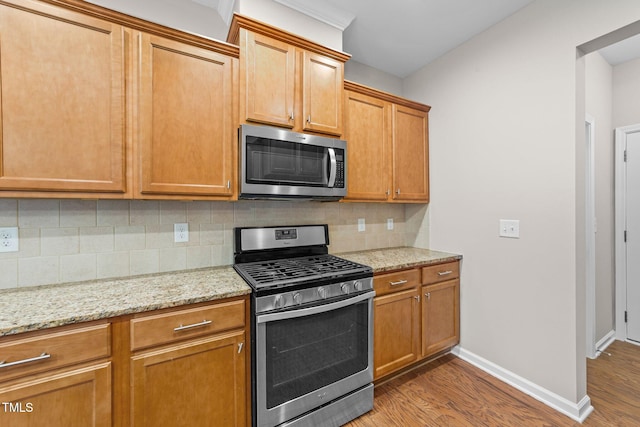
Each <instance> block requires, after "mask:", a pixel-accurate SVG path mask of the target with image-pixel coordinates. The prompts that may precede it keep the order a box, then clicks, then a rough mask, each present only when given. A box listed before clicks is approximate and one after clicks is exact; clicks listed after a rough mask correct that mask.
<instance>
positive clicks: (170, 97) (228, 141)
mask: <svg viewBox="0 0 640 427" xmlns="http://www.w3.org/2000/svg"><path fill="white" fill-rule="evenodd" d="M138 53H139V55H140V58H141V60H140V61H138V62H139V64H140V72H139V76H140V78H139V96H138V98H137V99H138V101H139V107H138V123H139V128H138V131H137V132H136V135H137V137H138V138H139V141H136V143H135V144H134V147H135V162H134V165H135V167H136V174H135V176H136V179H137V180H138V181H136V182H137V185H136V197H142V198H158V197H161V198H167V196H171V195H175V196H176V197H181V198H182V197H197V198H221V199H225V198H226V199H228V198H231V197H232V196H233V188H234V187H235V185H234V183H235V175H236V173H235V170H236V169H235V167H234V166H235V164H236V161H235V158H236V157H235V156H236V152H237V150H236V148H235V147H236V145H237V144H236V143H235V138H234V132H235V129H236V127H235V121H236V120H235V116H234V114H233V113H234V111H235V109H234V108H233V107H234V91H235V89H236V85H235V78H234V69H235V68H236V67H237V59H236V58H231V57H229V56H226V55H223V54H221V53H218V52H215V51H212V50H209V49H203V48H200V47H195V46H192V45H189V44H185V43H180V42H176V41H173V40H168V39H166V38H161V37H156V36H152V35H149V34H144V33H143V34H139V51H138Z"/></svg>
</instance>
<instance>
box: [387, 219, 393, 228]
mask: <svg viewBox="0 0 640 427" xmlns="http://www.w3.org/2000/svg"><path fill="white" fill-rule="evenodd" d="M387 230H393V218H387Z"/></svg>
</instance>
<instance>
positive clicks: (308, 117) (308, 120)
mask: <svg viewBox="0 0 640 427" xmlns="http://www.w3.org/2000/svg"><path fill="white" fill-rule="evenodd" d="M307 123H311V114H309V115H308V116H307Z"/></svg>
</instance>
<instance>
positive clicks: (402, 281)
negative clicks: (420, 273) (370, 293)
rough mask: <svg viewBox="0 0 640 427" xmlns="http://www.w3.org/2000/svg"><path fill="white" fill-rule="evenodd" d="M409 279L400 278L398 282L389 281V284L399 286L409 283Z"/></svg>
mask: <svg viewBox="0 0 640 427" xmlns="http://www.w3.org/2000/svg"><path fill="white" fill-rule="evenodd" d="M408 282H409V281H408V280H398V281H397V282H389V284H390V285H391V286H398V285H404V284H405V283H408Z"/></svg>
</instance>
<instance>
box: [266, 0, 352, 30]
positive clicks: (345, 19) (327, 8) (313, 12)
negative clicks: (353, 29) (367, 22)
mask: <svg viewBox="0 0 640 427" xmlns="http://www.w3.org/2000/svg"><path fill="white" fill-rule="evenodd" d="M274 1H275V2H276V3H280V4H281V5H283V6H286V7H288V8H290V9H293V10H296V11H298V12H300V13H303V14H305V15H307V16H310V17H311V18H314V19H317V20H318V21H320V22H324V23H325V24H328V25H331V26H332V27H335V28H337V29H338V30H340V31H344V30H345V29H346V28H347V27H348V26H349V25H351V22H353V20H354V19H355V17H356V15H354V14H353V13H351V12H349V11H347V10H344V9H340V8H337V7H335V6H332V5H330V4H327V3H324V4H323V6H322V7H318V2H317V1H315V0H274Z"/></svg>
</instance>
